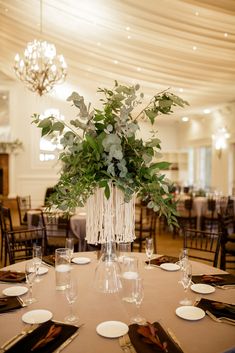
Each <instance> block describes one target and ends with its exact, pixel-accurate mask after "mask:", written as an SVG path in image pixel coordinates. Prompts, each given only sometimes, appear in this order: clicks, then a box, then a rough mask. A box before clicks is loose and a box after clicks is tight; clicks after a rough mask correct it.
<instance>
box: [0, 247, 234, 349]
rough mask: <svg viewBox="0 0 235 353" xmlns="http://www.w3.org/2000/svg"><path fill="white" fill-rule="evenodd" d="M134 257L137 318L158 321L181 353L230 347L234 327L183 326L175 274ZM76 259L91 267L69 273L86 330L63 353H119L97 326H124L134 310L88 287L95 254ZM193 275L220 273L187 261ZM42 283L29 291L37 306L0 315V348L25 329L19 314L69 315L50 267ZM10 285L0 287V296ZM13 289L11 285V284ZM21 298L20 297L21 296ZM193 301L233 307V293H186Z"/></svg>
mask: <svg viewBox="0 0 235 353" xmlns="http://www.w3.org/2000/svg"><path fill="white" fill-rule="evenodd" d="M132 255H133V256H137V257H138V258H139V268H140V272H141V275H142V276H143V278H144V287H145V297H144V301H143V304H142V307H141V314H142V315H144V316H145V317H146V318H147V320H148V321H150V322H154V321H159V322H161V323H162V324H163V325H164V327H166V328H170V330H171V331H172V332H173V333H174V334H175V336H176V337H177V339H178V340H179V342H180V343H181V346H182V349H183V351H184V352H185V353H199V352H200V353H221V352H223V351H225V350H226V349H228V348H229V347H231V346H235V327H234V326H232V325H227V324H223V323H216V322H214V321H212V320H211V319H210V318H209V317H208V316H206V317H205V318H203V319H202V320H199V321H186V320H183V319H181V318H179V317H177V316H176V314H175V309H176V308H177V307H178V306H179V301H180V299H182V298H183V297H184V291H183V287H182V285H180V284H179V283H178V281H179V278H180V272H179V271H176V272H167V271H164V270H162V269H161V268H158V267H155V268H153V269H152V270H146V269H145V268H144V265H145V264H144V261H145V260H146V257H145V255H144V254H138V253H132ZM76 256H87V257H89V258H91V263H89V264H86V265H76V264H73V265H72V268H73V270H72V271H74V274H76V276H77V278H78V286H79V296H78V300H77V303H76V305H75V310H76V313H77V314H78V316H79V317H80V323H85V325H84V326H83V327H82V328H81V329H80V334H79V335H78V337H76V339H75V340H74V341H73V342H72V343H71V344H69V345H68V346H67V347H66V348H65V349H64V352H65V353H66V352H67V353H78V352H81V353H122V349H121V347H120V345H119V342H118V339H108V338H104V337H101V336H99V335H98V334H97V333H96V326H97V325H98V324H99V323H101V322H103V321H107V320H120V321H123V322H125V323H126V324H129V320H130V317H131V315H132V314H133V305H132V304H127V303H125V302H123V301H122V300H121V296H120V295H118V294H115V295H112V294H101V293H98V292H97V291H96V290H95V289H94V288H93V279H94V271H95V267H96V264H97V260H96V254H95V253H92V252H89V253H77V254H76ZM192 264H193V274H212V273H223V272H222V271H220V270H219V269H215V268H212V267H209V266H207V265H204V264H201V263H197V262H192ZM8 269H15V270H16V269H17V270H24V263H19V264H16V265H12V266H9V267H8ZM41 279H42V280H41V282H39V283H35V284H34V288H33V292H34V296H35V297H36V298H37V299H38V301H37V302H36V303H34V304H32V305H30V306H28V307H24V308H22V309H19V310H16V311H14V312H12V313H6V314H2V315H0V346H1V345H2V344H3V343H4V342H5V341H6V340H8V339H9V338H11V337H12V336H13V335H15V334H17V333H19V332H20V331H21V330H22V329H23V328H24V327H25V324H24V323H23V322H22V320H21V317H22V315H23V314H24V313H25V312H27V311H29V310H33V309H47V310H50V311H51V312H52V313H53V319H54V320H58V321H63V320H64V317H65V316H66V315H67V314H68V312H69V305H68V303H67V301H66V298H65V295H64V293H63V292H61V291H56V290H55V269H54V268H53V267H51V268H49V271H48V273H47V274H45V275H43V276H41ZM9 285H10V284H3V283H2V284H0V291H2V290H3V289H4V288H6V287H9ZM13 285H14V284H13ZM26 296H27V294H26V295H24V296H22V298H24V297H26ZM189 296H190V297H191V299H192V300H193V301H195V300H196V299H200V298H201V297H206V298H209V299H212V300H218V301H224V302H227V303H234V302H235V289H228V290H223V289H217V288H216V290H215V292H214V293H212V294H209V295H201V294H197V293H194V292H192V291H191V290H189Z"/></svg>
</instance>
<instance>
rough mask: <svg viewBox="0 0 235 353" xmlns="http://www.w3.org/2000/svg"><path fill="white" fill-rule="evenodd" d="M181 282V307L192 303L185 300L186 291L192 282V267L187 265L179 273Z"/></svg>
mask: <svg viewBox="0 0 235 353" xmlns="http://www.w3.org/2000/svg"><path fill="white" fill-rule="evenodd" d="M181 273H182V275H181V281H180V283H181V284H182V285H183V288H184V292H185V298H184V299H183V300H181V301H180V304H181V305H191V304H192V301H191V300H190V299H188V298H187V291H188V288H189V286H190V284H191V282H192V265H191V264H190V263H187V264H186V265H185V266H184V268H183V269H182V271H181Z"/></svg>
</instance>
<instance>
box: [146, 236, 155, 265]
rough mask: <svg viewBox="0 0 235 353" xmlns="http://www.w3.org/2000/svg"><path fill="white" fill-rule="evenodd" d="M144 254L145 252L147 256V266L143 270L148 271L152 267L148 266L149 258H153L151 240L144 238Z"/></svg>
mask: <svg viewBox="0 0 235 353" xmlns="http://www.w3.org/2000/svg"><path fill="white" fill-rule="evenodd" d="M145 252H146V255H147V258H148V261H149V263H148V265H147V266H145V268H146V269H147V270H150V269H152V268H153V267H152V266H151V264H150V261H151V258H152V256H153V239H152V238H146V239H145Z"/></svg>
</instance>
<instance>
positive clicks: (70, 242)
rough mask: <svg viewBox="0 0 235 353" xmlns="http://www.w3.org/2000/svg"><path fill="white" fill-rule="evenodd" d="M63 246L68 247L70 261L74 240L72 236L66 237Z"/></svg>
mask: <svg viewBox="0 0 235 353" xmlns="http://www.w3.org/2000/svg"><path fill="white" fill-rule="evenodd" d="M65 247H66V248H67V249H69V261H70V262H71V260H72V257H73V252H74V240H73V238H66V240H65Z"/></svg>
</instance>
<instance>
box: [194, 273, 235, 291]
mask: <svg viewBox="0 0 235 353" xmlns="http://www.w3.org/2000/svg"><path fill="white" fill-rule="evenodd" d="M192 281H193V283H194V284H206V285H210V287H216V288H220V289H234V288H235V275H233V274H230V273H222V274H203V275H193V276H192Z"/></svg>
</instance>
